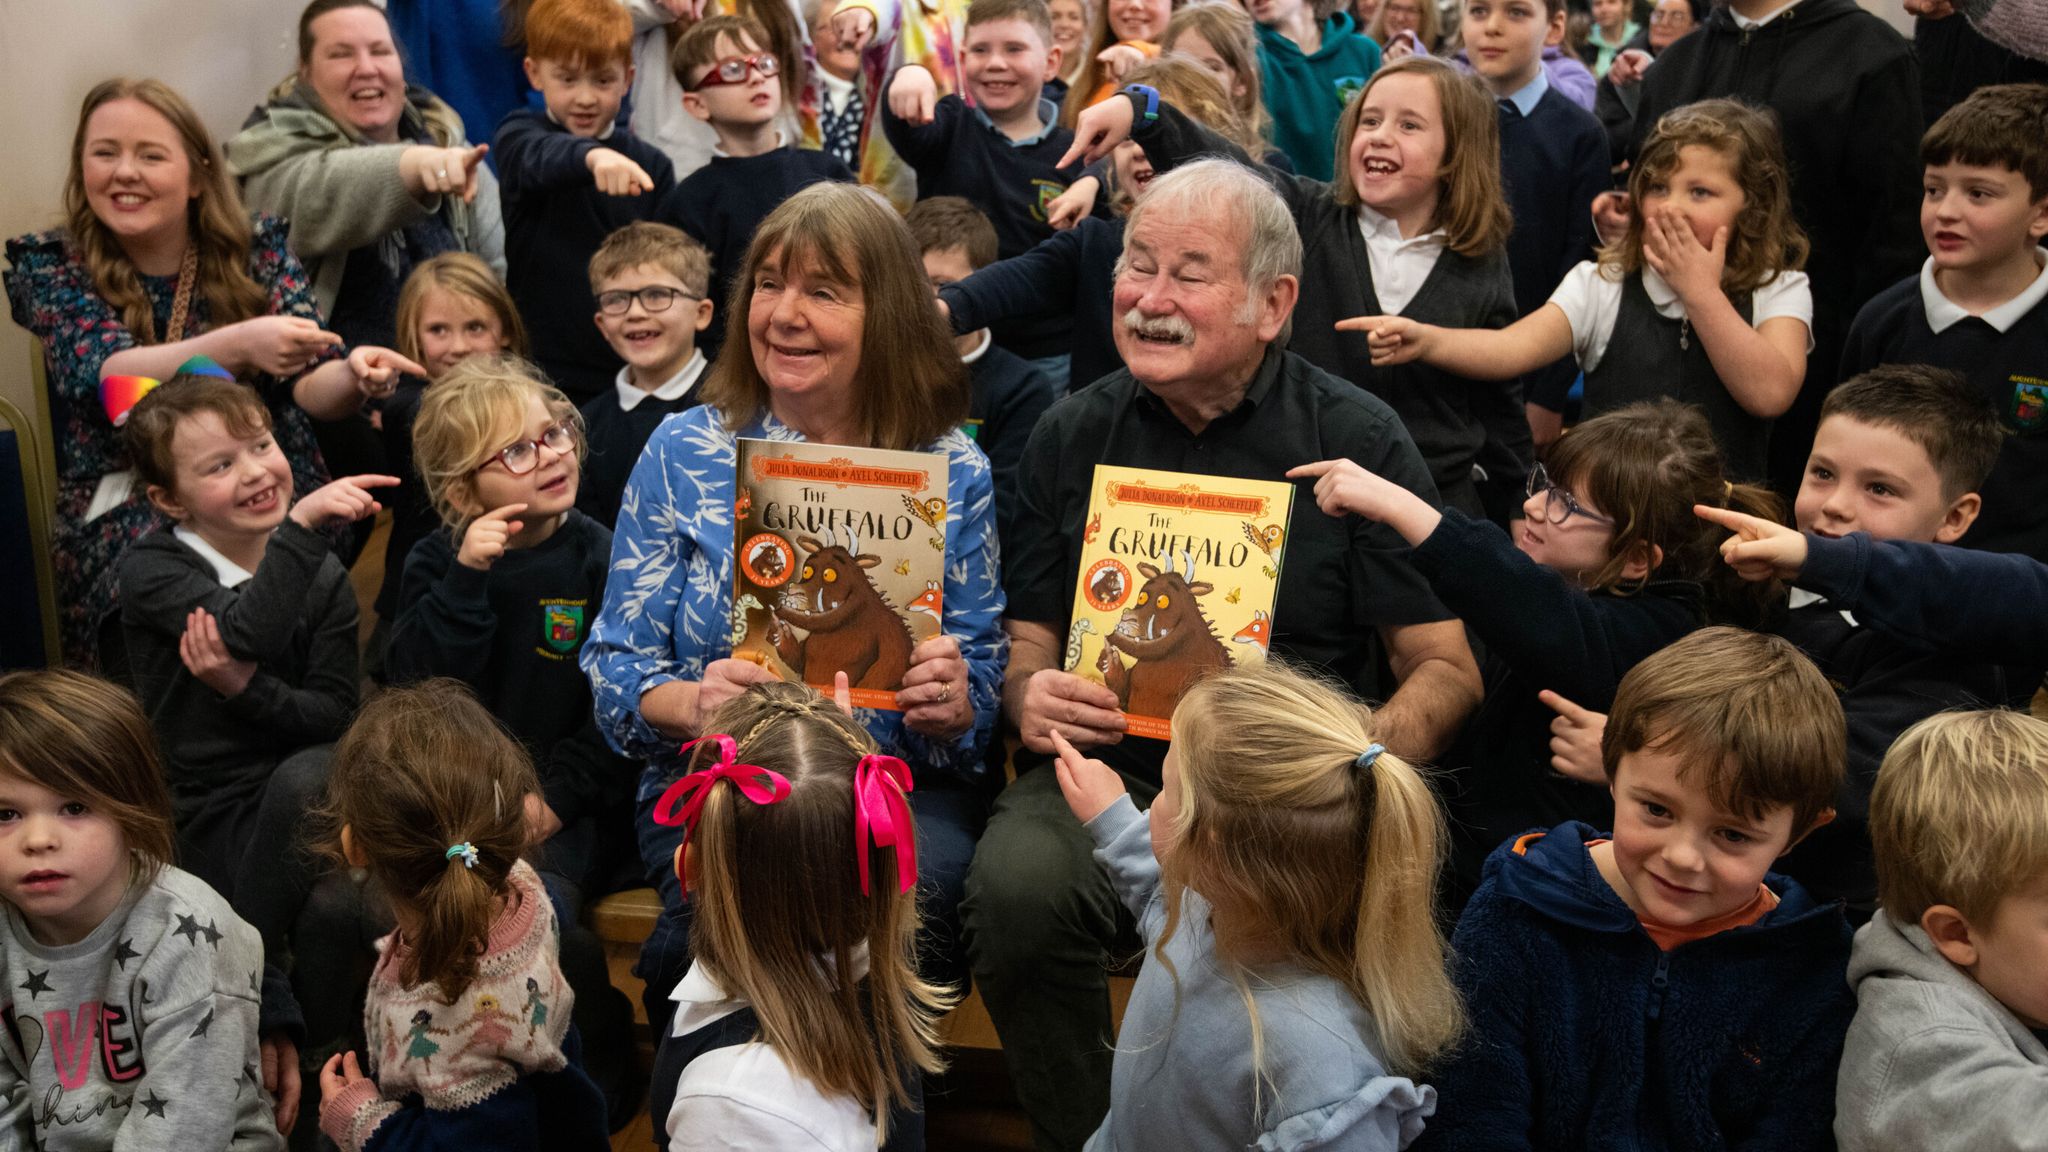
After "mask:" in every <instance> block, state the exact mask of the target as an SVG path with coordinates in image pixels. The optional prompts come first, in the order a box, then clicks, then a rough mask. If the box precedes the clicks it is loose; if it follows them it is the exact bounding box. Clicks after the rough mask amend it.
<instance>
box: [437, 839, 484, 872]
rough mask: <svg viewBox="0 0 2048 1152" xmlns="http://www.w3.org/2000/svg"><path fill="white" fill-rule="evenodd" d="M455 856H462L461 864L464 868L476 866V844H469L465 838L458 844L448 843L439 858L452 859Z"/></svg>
mask: <svg viewBox="0 0 2048 1152" xmlns="http://www.w3.org/2000/svg"><path fill="white" fill-rule="evenodd" d="M457 856H460V857H462V866H463V867H464V868H475V867H476V845H474V844H471V843H470V842H469V841H467V840H464V841H463V842H462V843H460V844H450V845H449V846H448V851H447V852H446V853H445V854H444V855H443V856H442V857H441V858H442V859H444V860H453V859H455V858H456V857H457Z"/></svg>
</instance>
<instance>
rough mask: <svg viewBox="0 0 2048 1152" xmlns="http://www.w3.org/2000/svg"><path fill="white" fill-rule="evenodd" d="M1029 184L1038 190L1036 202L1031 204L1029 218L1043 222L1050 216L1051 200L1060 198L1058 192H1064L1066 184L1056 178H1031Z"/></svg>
mask: <svg viewBox="0 0 2048 1152" xmlns="http://www.w3.org/2000/svg"><path fill="white" fill-rule="evenodd" d="M1031 186H1032V187H1033V188H1036V189H1037V190H1038V202H1037V203H1035V204H1033V205H1032V206H1031V218H1032V219H1033V220H1036V221H1038V222H1039V223H1040V224H1043V223H1045V222H1046V221H1047V220H1048V219H1050V218H1051V215H1052V202H1053V201H1055V200H1057V199H1059V198H1060V193H1062V192H1065V191H1066V190H1067V186H1066V185H1065V184H1061V183H1059V182H1058V181H1056V180H1033V181H1032V182H1031Z"/></svg>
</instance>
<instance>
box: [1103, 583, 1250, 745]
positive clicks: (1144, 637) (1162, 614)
mask: <svg viewBox="0 0 2048 1152" xmlns="http://www.w3.org/2000/svg"><path fill="white" fill-rule="evenodd" d="M1160 561H1161V563H1162V564H1163V565H1164V568H1155V567H1153V566H1152V565H1150V564H1140V565H1138V574H1139V575H1140V576H1143V577H1144V578H1145V583H1144V584H1142V585H1140V586H1139V588H1138V595H1137V598H1136V599H1135V600H1134V601H1133V602H1132V604H1131V606H1130V607H1129V608H1126V609H1124V613H1123V616H1122V617H1121V618H1120V619H1119V620H1118V621H1117V625H1116V629H1115V631H1113V632H1111V633H1110V634H1109V635H1107V636H1105V637H1103V638H1102V665H1101V667H1102V674H1103V682H1104V683H1105V684H1107V685H1109V689H1110V691H1112V692H1115V693H1116V698H1117V701H1118V706H1119V707H1121V708H1122V709H1123V710H1124V711H1126V712H1129V713H1132V714H1134V715H1138V716H1171V715H1173V706H1174V704H1175V703H1176V702H1177V701H1179V699H1180V694H1181V690H1182V689H1184V688H1186V687H1187V686H1188V684H1189V682H1190V681H1192V680H1193V679H1194V678H1195V677H1197V676H1200V675H1203V674H1205V673H1207V672H1209V671H1211V670H1212V669H1217V668H1224V667H1228V666H1229V664H1230V653H1229V652H1228V651H1227V650H1226V649H1225V648H1224V647H1223V642H1222V641H1221V640H1218V639H1217V638H1216V633H1215V631H1214V630H1213V629H1212V628H1211V627H1210V624H1209V618H1208V617H1206V616H1204V615H1203V614H1202V606H1201V604H1200V603H1198V602H1197V600H1196V597H1198V596H1206V595H1208V594H1209V592H1210V591H1211V590H1212V589H1211V587H1210V585H1209V584H1207V583H1204V582H1199V581H1197V580H1195V578H1194V575H1195V560H1194V556H1193V555H1192V554H1189V553H1185V552H1183V553H1182V554H1181V571H1179V572H1175V571H1174V570H1173V555H1172V554H1171V553H1168V554H1166V555H1164V556H1162V557H1160ZM1123 657H1129V658H1130V661H1131V663H1130V664H1129V665H1128V666H1126V665H1125V663H1124V661H1123Z"/></svg>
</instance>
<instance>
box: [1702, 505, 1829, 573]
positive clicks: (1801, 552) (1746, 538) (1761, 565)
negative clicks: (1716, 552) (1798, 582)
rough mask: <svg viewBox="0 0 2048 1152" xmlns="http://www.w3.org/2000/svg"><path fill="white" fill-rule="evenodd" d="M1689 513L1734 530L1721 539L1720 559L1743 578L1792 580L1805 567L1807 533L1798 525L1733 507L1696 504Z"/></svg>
mask: <svg viewBox="0 0 2048 1152" xmlns="http://www.w3.org/2000/svg"><path fill="white" fill-rule="evenodd" d="M1692 514H1693V515H1695V516H1697V517H1699V518H1700V519H1702V520H1705V521H1708V522H1709V523H1713V524H1719V525H1720V526H1721V527H1723V528H1726V529H1728V530H1729V531H1730V532H1733V533H1735V535H1733V536H1730V537H1729V538H1728V539H1726V540H1723V541H1722V542H1721V559H1723V560H1725V561H1727V563H1728V566H1729V567H1730V568H1733V569H1735V574H1736V575H1737V576H1740V577H1742V578H1743V579H1744V580H1748V581H1751V582H1752V583H1762V582H1763V581H1765V580H1769V579H1772V578H1773V577H1776V578H1778V579H1781V580H1791V579H1794V578H1795V577H1797V576H1798V575H1799V570H1800V569H1801V568H1804V567H1806V537H1805V536H1804V535H1803V534H1802V533H1800V532H1799V531H1798V530H1797V529H1793V528H1787V527H1785V526H1784V525H1783V524H1778V523H1774V522H1773V521H1770V520H1765V519H1763V518H1762V517H1760V516H1751V515H1748V514H1747V513H1743V512H1737V511H1735V510H1734V509H1733V508H1709V507H1708V506H1706V505H1705V504H1695V505H1693V506H1692Z"/></svg>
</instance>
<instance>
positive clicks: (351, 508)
mask: <svg viewBox="0 0 2048 1152" xmlns="http://www.w3.org/2000/svg"><path fill="white" fill-rule="evenodd" d="M397 483H398V477H396V476H344V477H342V478H341V479H339V480H336V481H334V482H333V483H331V484H323V485H321V486H320V487H318V488H315V489H313V490H312V491H311V492H308V493H306V494H305V495H304V496H302V497H300V498H299V502H298V503H297V504H294V505H292V510H291V518H292V520H293V521H294V522H295V523H297V524H298V526H299V527H301V528H304V529H306V530H308V531H311V532H317V531H319V530H320V529H321V528H323V527H325V526H326V525H328V524H353V523H355V522H356V521H358V520H361V519H362V518H363V517H365V516H375V515H376V514H377V511H378V509H380V508H382V507H383V505H382V504H379V503H377V497H376V495H375V494H374V493H372V492H371V491H370V489H372V488H390V487H392V486H394V485H396V484H397Z"/></svg>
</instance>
